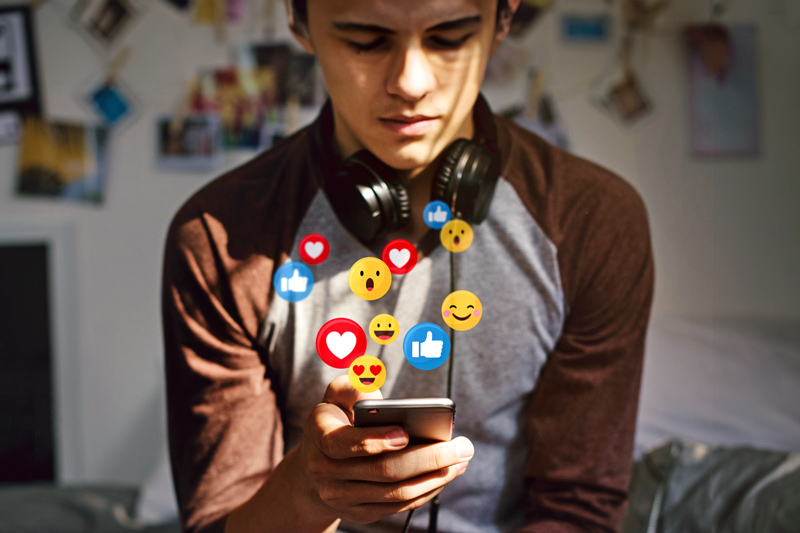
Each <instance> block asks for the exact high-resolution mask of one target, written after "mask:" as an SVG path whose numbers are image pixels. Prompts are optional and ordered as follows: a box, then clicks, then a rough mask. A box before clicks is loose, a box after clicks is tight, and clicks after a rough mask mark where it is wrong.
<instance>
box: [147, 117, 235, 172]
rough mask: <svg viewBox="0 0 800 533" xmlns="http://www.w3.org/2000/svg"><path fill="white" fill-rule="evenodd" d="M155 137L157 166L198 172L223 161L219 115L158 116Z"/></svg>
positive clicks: (214, 167)
mask: <svg viewBox="0 0 800 533" xmlns="http://www.w3.org/2000/svg"><path fill="white" fill-rule="evenodd" d="M156 139H157V147H156V151H157V156H156V163H157V165H158V167H160V168H163V169H166V170H188V171H196V172H199V171H207V170H216V169H218V168H219V167H220V166H221V165H222V164H223V162H224V157H223V152H222V127H221V123H220V120H219V118H218V117H215V116H211V115H189V116H187V117H185V118H183V119H181V118H177V119H176V118H175V117H172V116H166V115H165V116H162V117H159V119H158V121H157V135H156Z"/></svg>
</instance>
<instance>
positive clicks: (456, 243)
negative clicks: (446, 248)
mask: <svg viewBox="0 0 800 533" xmlns="http://www.w3.org/2000/svg"><path fill="white" fill-rule="evenodd" d="M460 242H461V239H459V238H458V235H456V236H455V237H453V244H455V245H456V246H458V243H460Z"/></svg>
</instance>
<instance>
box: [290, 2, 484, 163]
mask: <svg viewBox="0 0 800 533" xmlns="http://www.w3.org/2000/svg"><path fill="white" fill-rule="evenodd" d="M496 9H497V0H402V1H399V0H308V36H307V37H300V38H299V40H300V42H301V44H303V45H304V46H305V47H306V49H308V50H309V51H310V52H312V53H314V54H316V56H317V59H318V60H319V63H320V66H321V68H322V71H323V74H324V76H325V82H326V86H327V89H328V93H329V94H330V97H331V100H332V102H333V110H334V123H335V138H336V142H337V147H338V148H339V150H340V151H341V152H342V155H343V156H348V155H350V154H352V153H354V152H356V151H358V150H360V149H362V148H366V149H368V150H370V151H371V152H372V153H374V154H375V155H376V156H377V157H379V158H380V159H382V160H383V161H384V162H385V163H387V164H388V165H390V166H392V167H395V168H398V169H403V170H409V171H412V172H413V171H416V170H421V169H422V168H425V167H426V166H427V165H429V164H430V163H431V162H432V161H433V160H434V159H435V158H436V156H437V155H438V154H439V153H440V152H441V151H442V150H443V149H444V148H446V147H447V145H449V144H450V143H451V142H452V141H453V140H454V139H457V138H459V137H465V138H471V137H472V133H473V129H472V128H473V125H472V116H471V113H472V107H473V105H474V103H475V99H476V98H477V95H478V91H479V90H480V86H481V82H482V80H483V75H484V72H485V70H486V63H487V62H488V60H489V56H490V55H491V53H492V52H493V51H494V48H495V45H496V43H498V42H499V41H498V39H499V36H498V34H497V33H496V25H495V15H496V13H495V12H496Z"/></svg>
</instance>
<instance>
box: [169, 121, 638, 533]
mask: <svg viewBox="0 0 800 533" xmlns="http://www.w3.org/2000/svg"><path fill="white" fill-rule="evenodd" d="M493 121H494V126H495V127H496V137H497V144H498V146H499V148H500V153H501V157H502V163H501V177H500V179H499V181H498V185H497V188H496V191H495V194H494V197H493V200H492V204H491V207H490V210H489V215H488V217H487V219H486V220H485V221H484V222H483V223H482V224H480V225H477V226H473V230H474V239H473V242H472V245H471V246H470V248H469V249H468V250H466V251H464V252H461V253H458V254H454V255H453V257H452V259H453V271H454V279H453V284H454V286H455V289H457V290H458V289H463V290H469V291H471V292H473V293H474V294H476V295H477V296H478V297H479V298H480V300H481V303H482V306H483V315H482V318H481V321H480V322H479V323H478V325H477V326H476V327H475V328H473V329H472V330H469V331H464V332H461V331H458V332H455V337H454V345H453V351H452V354H451V357H452V358H453V398H454V400H455V402H456V405H457V411H456V424H455V429H454V434H455V435H465V436H467V437H468V438H470V440H471V441H472V442H473V444H474V446H475V455H474V457H473V459H472V460H471V461H470V464H469V467H468V468H467V470H466V472H465V473H464V474H463V475H462V476H460V477H459V478H457V479H455V480H454V481H452V482H451V483H449V484H448V485H447V486H446V487H445V489H444V490H443V491H442V492H441V494H440V496H439V498H440V501H441V508H440V511H439V516H438V529H439V531H442V532H445V531H452V532H459V533H468V532H472V531H475V532H479V531H480V532H488V531H511V530H520V531H530V532H546V533H561V532H573V531H615V530H617V529H618V527H619V524H620V523H621V520H622V517H623V514H624V512H625V507H626V496H627V487H628V482H629V476H630V469H631V460H632V459H631V458H632V454H633V435H634V426H635V420H636V410H637V405H638V397H639V385H640V376H641V369H642V358H643V350H644V338H645V332H646V327H647V322H648V316H649V311H650V305H651V300H652V292H653V259H652V253H651V245H650V238H649V230H648V223H647V217H646V212H645V208H644V206H643V203H642V201H641V200H640V198H639V196H638V195H637V194H636V192H635V191H634V190H633V189H632V188H631V187H630V186H629V185H628V184H627V183H626V182H624V181H623V180H622V179H620V178H619V177H617V176H615V175H613V174H612V173H610V172H609V171H607V170H605V169H602V168H600V167H599V166H597V165H595V164H592V163H590V162H588V161H586V160H583V159H581V158H578V157H576V156H574V155H571V154H568V153H566V152H564V151H562V150H560V149H558V148H556V147H554V146H552V145H550V144H548V143H547V142H546V141H544V140H542V139H541V138H539V137H538V136H536V135H534V134H532V133H530V132H528V131H526V130H523V129H521V128H519V127H518V126H516V125H515V124H513V123H511V122H510V121H507V120H505V119H502V118H500V117H494V118H493ZM315 126H316V125H313V126H311V127H309V128H306V129H304V130H301V131H300V132H299V133H297V134H295V135H294V136H292V137H290V138H288V139H286V140H284V141H282V142H281V143H280V144H278V145H277V146H275V147H274V148H273V149H271V150H269V151H267V152H264V153H262V154H260V155H259V156H257V157H256V158H254V159H253V160H251V161H250V162H249V163H247V164H245V165H243V166H241V167H239V168H237V169H235V170H233V171H231V172H229V173H227V174H226V175H224V176H222V177H220V178H218V179H217V180H215V181H213V182H211V183H210V184H208V185H207V186H205V187H204V188H203V189H202V190H201V191H199V192H198V193H197V194H195V195H194V196H193V197H192V198H191V199H190V200H189V201H187V202H186V204H184V206H183V207H182V208H181V210H180V211H179V212H178V214H177V215H176V216H175V218H174V220H173V223H172V225H171V227H170V230H169V234H168V237H167V244H166V251H165V264H164V280H163V309H162V313H163V321H164V337H165V352H166V353H165V357H166V375H167V389H168V390H167V400H168V422H169V438H170V455H171V460H172V469H173V477H174V481H175V488H176V492H177V496H178V502H179V507H180V512H181V519H182V521H183V525H184V528H185V529H186V530H188V531H222V529H223V527H224V520H225V517H226V515H227V514H228V513H229V512H230V511H231V510H233V509H234V508H235V507H236V506H238V505H240V504H241V503H243V502H244V501H246V500H248V499H249V498H250V497H251V496H252V495H253V494H254V493H255V492H256V491H257V490H258V489H259V488H260V487H261V485H262V484H263V483H264V482H265V480H266V479H267V478H268V477H269V475H270V472H271V471H272V469H273V468H274V467H275V466H276V465H277V463H279V462H280V460H281V458H282V456H283V454H284V453H285V452H287V451H288V450H290V449H291V448H292V447H294V446H295V445H297V444H298V442H299V441H300V439H301V437H302V428H303V425H304V424H305V420H306V418H307V416H308V414H309V413H310V412H311V410H312V409H313V408H314V407H315V406H316V405H317V403H318V402H319V401H321V399H322V395H323V393H324V390H325V387H326V386H327V384H328V383H329V382H330V381H332V380H333V379H334V378H335V377H337V376H339V375H342V374H345V373H346V372H347V370H346V369H344V370H341V369H334V368H331V367H329V366H327V365H326V364H325V363H323V362H322V360H321V359H320V358H319V357H318V355H317V353H316V349H315V338H316V334H317V331H318V330H319V328H320V327H321V326H322V325H323V324H324V323H325V322H326V321H328V320H330V319H332V318H337V317H346V318H350V319H352V320H355V321H356V322H357V323H358V324H360V325H361V326H362V327H363V328H366V327H367V325H368V324H369V322H370V320H371V319H372V317H374V316H375V315H378V314H380V313H389V314H391V315H393V316H395V317H396V319H397V321H398V323H399V326H400V335H399V338H400V340H399V341H396V342H394V343H392V344H390V345H387V346H383V347H382V346H379V345H378V344H376V343H374V342H373V341H372V340H369V341H368V348H367V353H368V354H370V355H376V356H379V357H381V359H382V360H383V362H384V364H385V366H386V375H387V378H386V382H385V384H384V385H383V387H382V388H381V392H382V393H383V396H384V397H390V398H406V397H430V396H444V395H445V391H446V383H447V364H445V365H442V366H441V367H439V368H438V369H435V370H427V371H426V370H419V369H416V368H414V367H413V366H411V365H410V364H409V363H408V362H407V361H406V360H405V357H404V355H403V352H402V337H403V335H404V334H405V332H407V331H408V330H409V329H410V328H411V327H412V326H414V325H415V324H418V323H421V322H433V323H436V324H439V325H441V326H442V327H444V328H445V329H447V327H446V326H445V324H444V322H443V319H442V316H441V305H442V301H443V299H444V298H445V297H446V296H447V294H449V292H450V288H451V279H450V268H451V264H450V261H451V254H450V252H448V251H447V250H445V249H444V248H443V247H442V246H441V245H439V244H438V235H437V232H434V231H432V232H431V233H429V234H428V235H427V236H426V237H425V238H424V239H423V241H422V243H421V244H420V246H419V251H420V257H419V260H418V263H417V265H416V267H415V268H414V269H413V270H412V271H411V272H409V273H408V274H405V275H394V276H393V280H392V286H391V288H390V290H389V292H388V293H387V294H386V295H385V296H384V297H382V298H380V299H378V300H375V301H365V300H361V299H360V298H358V297H356V296H355V295H354V294H353V293H352V291H351V290H350V288H349V286H348V282H347V275H348V271H349V269H350V267H351V266H352V265H353V263H355V262H356V261H357V260H358V259H361V258H363V257H380V256H381V250H382V248H383V246H384V244H385V243H386V241H381V242H376V243H370V245H369V246H367V245H365V244H363V243H361V242H360V241H358V240H357V239H355V238H354V237H353V236H352V235H350V234H349V233H348V232H347V231H346V230H345V229H344V228H343V227H342V226H341V224H340V223H339V222H338V220H337V218H336V215H335V214H334V212H333V210H332V208H331V206H330V203H329V202H328V199H327V197H326V196H325V193H324V191H323V188H322V184H323V183H324V180H325V179H326V176H327V175H329V174H330V172H331V168H330V166H331V165H330V160H331V157H330V154H326V153H324V152H325V150H324V149H322V150H321V149H320V146H319V143H316V142H315V140H314V134H313V132H314V127H315ZM308 233H319V234H322V235H324V236H325V237H326V238H327V240H328V241H329V245H330V256H329V257H328V259H326V260H325V261H324V262H323V263H321V264H319V265H310V266H309V268H310V269H311V272H312V274H313V277H314V287H313V289H312V291H311V293H310V295H309V297H308V298H306V299H305V300H303V301H300V302H295V303H289V302H287V301H285V300H283V299H281V298H280V297H279V296H277V295H276V292H275V288H274V287H273V276H274V273H275V270H276V269H277V268H278V267H280V266H281V265H282V264H284V263H285V262H287V261H290V260H294V261H299V260H300V258H299V255H298V253H297V249H298V243H299V241H300V239H302V237H303V236H305V235H307V234H308ZM427 509H428V506H425V507H423V508H421V509H419V510H417V512H416V513H415V515H414V519H413V521H412V529H413V528H417V530H424V529H425V528H426V527H427V523H428V517H427ZM404 519H405V516H404V515H396V516H392V517H387V518H386V519H384V520H381V521H380V522H378V523H375V524H370V525H366V526H361V525H356V524H347V523H343V524H342V525H341V526H340V528H339V529H340V531H387V532H396V531H400V529H401V528H402V524H403V520H404Z"/></svg>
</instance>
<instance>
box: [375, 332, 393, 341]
mask: <svg viewBox="0 0 800 533" xmlns="http://www.w3.org/2000/svg"><path fill="white" fill-rule="evenodd" d="M375 336H376V337H378V338H379V339H380V340H382V341H388V340H389V339H391V338H392V337H394V331H390V330H375Z"/></svg>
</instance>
